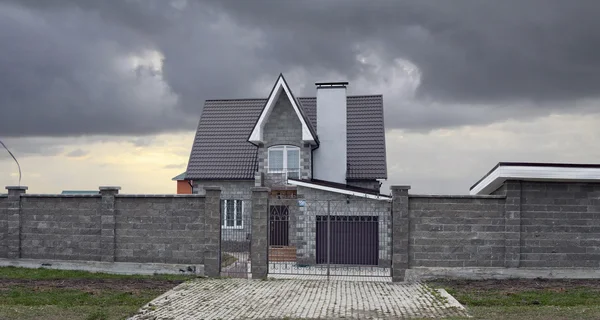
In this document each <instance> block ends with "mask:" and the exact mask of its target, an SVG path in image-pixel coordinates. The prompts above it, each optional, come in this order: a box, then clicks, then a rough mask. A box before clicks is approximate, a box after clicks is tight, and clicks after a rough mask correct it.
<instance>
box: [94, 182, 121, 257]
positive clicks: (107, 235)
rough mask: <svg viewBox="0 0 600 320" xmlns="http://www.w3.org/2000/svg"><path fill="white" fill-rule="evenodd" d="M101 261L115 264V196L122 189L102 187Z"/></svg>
mask: <svg viewBox="0 0 600 320" xmlns="http://www.w3.org/2000/svg"><path fill="white" fill-rule="evenodd" d="M99 189H100V195H101V196H102V200H101V201H102V203H101V204H100V228H101V229H100V261H105V262H115V223H116V221H115V195H116V194H118V193H119V190H121V187H115V186H110V187H100V188H99Z"/></svg>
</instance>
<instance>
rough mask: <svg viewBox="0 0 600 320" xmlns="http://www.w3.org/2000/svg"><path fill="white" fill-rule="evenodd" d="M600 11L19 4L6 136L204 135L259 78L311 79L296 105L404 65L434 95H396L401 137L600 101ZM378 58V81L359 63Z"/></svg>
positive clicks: (536, 4) (1, 124) (492, 6)
mask: <svg viewBox="0 0 600 320" xmlns="http://www.w3.org/2000/svg"><path fill="white" fill-rule="evenodd" d="M598 13H600V2H597V1H583V0H582V1H560V0H557V1H534V0H531V1H475V0H473V1H468V0H467V1H423V0H421V1H384V0H380V1H334V0H332V1H318V2H317V1H314V2H309V1H258V0H253V1H187V2H186V1H182V0H181V1H141V0H129V1H74V0H71V1H67V0H65V1H58V0H47V1H33V0H31V1H16V0H15V1H7V2H4V3H0V42H1V43H3V44H5V45H3V50H0V68H1V70H2V73H0V113H1V116H0V135H8V136H31V135H51V136H61V135H83V134H150V133H157V132H162V131H173V130H181V129H191V128H193V127H194V125H195V124H196V123H197V119H198V116H199V113H200V109H201V106H202V102H203V100H205V99H209V98H228V97H243V96H265V95H266V94H267V93H268V90H269V89H270V84H268V85H264V88H262V87H259V88H257V87H256V82H257V80H258V79H263V78H273V80H274V79H275V77H276V75H277V74H278V73H279V72H284V73H285V72H291V71H293V70H303V71H304V72H305V74H306V75H307V78H306V79H301V80H302V81H308V82H309V85H307V86H306V87H305V89H304V90H295V93H296V94H297V95H312V94H314V88H313V86H312V83H313V82H314V81H319V80H330V79H324V78H325V77H326V76H328V75H331V74H338V75H341V77H344V78H345V79H347V80H350V81H351V85H352V83H359V82H360V81H364V80H365V79H368V80H372V82H373V83H376V84H379V83H380V84H382V86H384V85H385V83H386V82H387V81H389V79H386V78H384V77H383V76H382V74H383V73H384V71H386V70H387V69H389V66H392V65H393V63H394V61H395V59H398V58H400V59H405V60H408V61H410V62H411V63H413V64H414V65H416V66H417V67H418V69H419V71H420V74H421V85H420V87H419V88H418V95H417V96H416V98H415V99H411V100H406V98H405V97H402V96H399V95H398V94H397V93H396V92H394V90H393V89H388V91H386V92H382V93H384V94H385V95H384V97H385V99H386V100H385V105H386V108H387V110H388V113H387V115H388V118H386V124H387V126H388V127H389V128H392V127H403V128H411V129H422V128H427V129H430V128H436V127H443V126H456V125H464V124H480V123H486V122H490V121H495V120H498V119H504V118H507V117H514V116H516V115H522V114H526V115H531V116H535V115H540V114H544V113H548V112H550V110H556V109H562V110H568V109H569V106H571V105H572V104H571V103H569V101H573V100H580V99H594V98H596V97H597V96H598V93H599V92H600V90H598V83H600V55H598V54H597V52H598V49H599V48H598V46H600V32H598V31H597V30H599V28H598V27H600V22H599V20H598V19H597V18H596V17H597V15H598ZM6 44H10V45H6ZM148 50H156V51H159V52H161V53H162V54H163V55H164V61H163V72H162V74H160V73H157V72H156V70H149V69H147V68H144V67H139V68H138V70H137V72H127V71H123V70H122V68H119V67H117V66H116V65H117V63H116V61H120V59H121V60H122V59H123V58H124V57H126V56H128V55H132V54H136V55H139V54H143V53H144V52H146V51H148ZM369 52H370V53H374V54H375V55H376V56H377V57H378V58H379V59H380V61H379V64H380V68H379V69H377V68H375V67H374V66H373V65H372V64H369V63H363V62H360V61H359V59H358V56H359V55H362V54H365V53H369ZM382 70H383V71H382ZM292 77H293V76H292ZM289 80H292V81H290V82H293V81H294V79H289ZM336 80H337V79H336ZM162 81H164V83H163V82H162ZM161 85H164V88H162V87H161ZM163 89H164V90H163ZM352 90H354V91H356V92H357V93H371V91H375V92H378V91H379V89H378V87H377V85H373V86H370V87H369V88H368V91H367V89H365V88H352ZM163 91H164V92H163ZM298 91H299V92H298ZM378 93H380V92H378ZM402 99H404V100H402ZM431 101H433V102H434V103H431ZM522 101H529V102H531V103H529V104H527V106H528V108H529V109H528V110H527V111H523V109H521V106H522V105H523V104H518V103H521V102H522ZM446 103H447V104H448V105H449V107H447V108H444V104H446ZM434 105H435V107H434ZM463 105H469V106H468V107H464V106H463ZM474 105H482V107H480V108H478V107H473V106H474ZM474 108H475V109H474ZM440 111H441V112H440ZM446 115H447V116H446Z"/></svg>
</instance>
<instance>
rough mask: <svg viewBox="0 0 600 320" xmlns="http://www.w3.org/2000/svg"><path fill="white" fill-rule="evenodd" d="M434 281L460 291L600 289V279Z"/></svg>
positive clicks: (511, 291)
mask: <svg viewBox="0 0 600 320" xmlns="http://www.w3.org/2000/svg"><path fill="white" fill-rule="evenodd" d="M431 282H432V283H437V284H442V285H448V286H450V287H452V288H454V289H456V290H459V291H466V290H469V291H492V290H493V291H500V292H506V293H517V292H523V291H535V290H550V291H556V292H562V291H565V290H570V289H575V288H587V289H592V290H594V291H600V279H576V280H566V279H565V280H563V279H505V280H435V281H431Z"/></svg>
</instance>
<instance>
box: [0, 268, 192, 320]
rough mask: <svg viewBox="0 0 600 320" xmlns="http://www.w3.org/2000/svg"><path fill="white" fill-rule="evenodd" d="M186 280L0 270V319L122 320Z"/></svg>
mask: <svg viewBox="0 0 600 320" xmlns="http://www.w3.org/2000/svg"><path fill="white" fill-rule="evenodd" d="M191 278H195V277H193V276H186V275H155V276H142V275H114V274H105V273H90V272H84V271H66V270H52V269H26V268H15V267H1V268H0V319H61V320H62V319H82V320H86V319H87V320H106V319H124V318H126V317H128V316H131V315H132V314H133V313H135V312H136V311H137V310H138V309H139V308H140V307H141V306H143V305H144V304H146V303H148V302H149V301H151V300H152V299H154V298H155V297H157V296H158V295H160V294H162V293H164V292H165V291H167V290H169V289H171V288H173V287H175V286H176V285H177V284H179V283H181V282H183V281H185V280H189V279H191Z"/></svg>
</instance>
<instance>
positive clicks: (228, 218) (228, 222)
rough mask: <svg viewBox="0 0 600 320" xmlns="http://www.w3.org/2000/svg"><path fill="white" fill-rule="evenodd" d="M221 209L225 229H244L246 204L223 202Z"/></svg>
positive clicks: (234, 201) (231, 201)
mask: <svg viewBox="0 0 600 320" xmlns="http://www.w3.org/2000/svg"><path fill="white" fill-rule="evenodd" d="M221 208H222V212H223V221H222V226H223V228H226V229H241V228H243V227H244V222H243V221H244V203H243V202H242V200H221Z"/></svg>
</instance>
